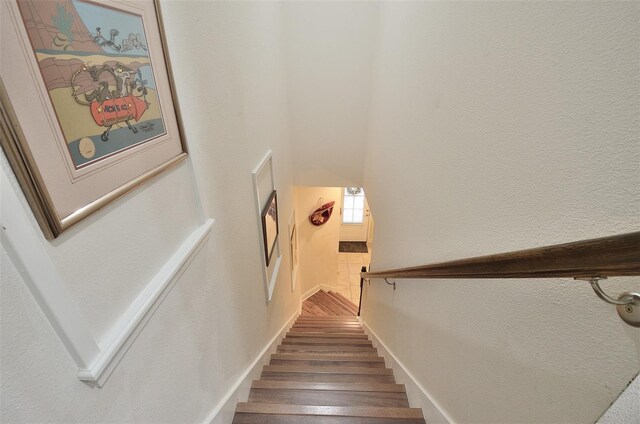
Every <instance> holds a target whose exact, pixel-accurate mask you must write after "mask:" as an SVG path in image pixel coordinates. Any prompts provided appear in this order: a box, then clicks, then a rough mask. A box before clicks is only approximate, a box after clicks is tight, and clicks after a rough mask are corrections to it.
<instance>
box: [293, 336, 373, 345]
mask: <svg viewBox="0 0 640 424" xmlns="http://www.w3.org/2000/svg"><path fill="white" fill-rule="evenodd" d="M282 344H287V345H289V344H297V345H327V346H362V347H372V346H373V344H372V343H371V342H370V341H369V340H349V339H320V340H318V339H313V338H308V339H305V338H302V337H293V338H288V337H286V338H284V339H282Z"/></svg>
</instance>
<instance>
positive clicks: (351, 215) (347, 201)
mask: <svg viewBox="0 0 640 424" xmlns="http://www.w3.org/2000/svg"><path fill="white" fill-rule="evenodd" d="M363 220H364V189H362V187H345V189H344V199H343V202H342V223H343V224H362V222H363Z"/></svg>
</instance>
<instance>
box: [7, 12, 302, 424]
mask: <svg viewBox="0 0 640 424" xmlns="http://www.w3.org/2000/svg"><path fill="white" fill-rule="evenodd" d="M163 6H164V10H165V28H166V30H167V33H168V34H167V35H168V39H169V46H170V49H171V51H172V60H173V62H174V67H173V70H174V72H175V77H176V85H177V90H178V92H179V93H180V103H181V106H182V108H183V115H184V124H185V129H186V135H187V139H188V142H189V147H190V152H191V158H192V160H193V162H194V163H193V165H194V169H195V175H196V177H197V181H198V185H199V188H200V191H201V193H202V201H203V204H204V208H205V210H206V214H207V216H211V217H213V218H215V219H216V223H215V225H214V227H213V230H212V232H211V234H210V240H209V242H208V243H207V244H206V245H205V247H204V248H203V249H202V251H200V252H199V254H198V255H197V257H196V258H195V259H194V260H193V262H192V263H191V265H190V266H189V268H188V269H187V270H186V272H185V273H184V274H183V275H182V276H181V277H180V280H179V281H178V282H177V284H176V286H175V287H174V288H173V289H172V291H171V292H170V293H169V295H168V296H167V298H166V299H165V301H164V302H163V304H162V305H161V306H160V307H159V309H158V310H157V311H156V312H155V313H154V315H153V316H152V318H151V320H150V321H149V323H148V324H147V326H146V327H145V329H144V330H143V331H142V333H141V334H140V336H139V337H138V339H137V340H136V342H135V343H134V344H133V346H132V347H131V349H130V350H129V352H128V353H127V355H126V356H125V357H124V359H123V360H122V362H121V363H120V365H119V366H118V368H117V369H116V370H115V372H114V373H113V374H112V376H111V377H110V379H109V380H108V381H107V383H106V385H105V386H104V387H103V388H102V389H92V388H90V387H89V386H87V385H85V384H84V383H82V382H80V381H79V380H78V379H77V377H76V375H75V374H76V371H77V370H76V368H75V364H74V362H73V361H72V360H71V358H70V357H69V356H68V354H67V353H66V351H65V350H64V347H63V345H62V343H61V342H60V341H59V339H58V338H57V337H56V335H55V333H54V332H53V330H52V328H51V327H50V325H49V324H48V322H47V320H46V318H45V317H44V315H43V314H42V312H41V311H40V309H39V308H38V306H37V304H36V303H35V301H34V300H33V298H32V296H31V294H30V293H29V291H28V289H27V287H26V285H25V284H24V282H23V281H22V280H21V277H20V275H19V274H18V272H17V271H16V269H15V268H14V266H13V264H12V263H11V260H10V259H8V258H7V256H6V255H5V252H4V248H3V249H2V258H1V259H2V265H1V266H2V269H1V273H2V298H1V302H2V304H1V311H2V312H1V313H2V321H1V333H2V337H1V340H0V342H1V345H0V349H1V350H2V398H1V405H2V406H1V419H0V420H1V421H2V422H3V423H25V422H29V423H45V422H46V423H61V424H69V423H89V422H103V423H131V422H136V423H192V422H202V420H203V419H204V418H205V417H206V415H207V414H209V412H210V411H211V410H212V408H213V407H214V406H215V405H216V404H217V403H218V402H219V401H220V400H221V399H222V398H223V396H224V395H225V394H226V392H227V390H229V389H230V388H231V386H232V385H233V384H234V383H235V382H236V380H237V378H238V377H239V376H240V375H241V374H242V372H243V371H244V370H245V369H246V367H247V366H248V365H250V364H251V362H252V361H253V359H254V358H255V357H256V356H257V354H258V353H259V352H260V351H261V349H262V348H263V347H264V346H265V345H266V343H267V342H268V341H269V340H270V339H271V337H273V335H274V334H275V333H276V332H277V331H278V330H279V329H280V327H281V326H282V325H283V324H284V323H285V322H286V320H287V319H288V318H289V317H290V316H291V315H292V314H293V313H294V312H295V310H296V308H297V307H298V304H299V296H300V293H299V291H296V292H295V293H291V290H290V287H291V286H290V274H289V272H286V270H288V269H289V257H288V249H283V250H284V255H285V257H284V260H283V263H282V268H281V269H282V271H281V273H280V279H279V280H278V283H277V285H276V288H275V292H274V298H273V301H272V302H271V303H270V304H266V302H265V293H264V288H263V283H262V277H261V270H260V261H259V257H260V256H259V255H260V254H261V253H260V244H259V243H260V241H261V238H260V237H261V234H260V232H259V227H258V222H257V219H258V218H257V217H256V213H255V203H254V198H253V196H254V195H253V186H252V181H251V171H252V170H253V168H254V167H255V166H256V165H257V163H258V161H259V160H260V159H261V158H262V157H263V155H264V154H265V152H266V151H267V149H268V148H272V149H273V150H274V164H275V174H276V184H277V186H278V189H279V190H280V196H279V206H280V211H281V215H280V227H281V228H286V224H287V219H288V217H289V216H290V214H291V211H292V208H293V194H292V193H293V189H292V174H291V172H292V167H291V159H290V155H289V151H290V147H289V145H288V143H289V137H288V123H287V113H288V105H287V98H286V87H285V79H284V75H285V72H284V69H283V66H284V57H283V45H284V42H283V35H282V31H281V30H282V22H281V16H282V13H281V8H280V5H278V4H274V3H270V4H267V3H262V4H257V3H252V4H249V3H244V4H234V5H231V4H229V3H218V2H180V3H178V2H163ZM205 53H206V55H207V56H206V57H207V60H206V61H203V60H202V59H203V55H204V54H205ZM5 59H6V58H4V57H3V58H2V61H3V62H5ZM14 89H17V90H19V87H18V88H14ZM6 170H7V168H6V162H5V161H4V159H3V162H2V172H5V171H6ZM9 172H10V171H9ZM194 187H195V186H194V180H193V178H192V175H191V173H190V170H189V167H188V165H187V164H182V165H180V166H178V167H177V168H175V169H173V170H172V171H170V172H167V173H163V174H162V175H160V176H159V177H157V178H155V179H154V180H153V181H151V182H149V183H147V184H145V185H144V186H143V187H141V188H140V189H137V190H135V191H134V192H132V193H130V194H128V195H127V196H125V197H123V198H122V199H120V200H118V201H117V202H115V203H113V204H111V205H109V206H108V207H106V208H104V209H103V210H102V211H100V212H99V213H97V214H95V215H93V216H92V217H91V218H89V219H87V220H85V221H83V222H82V223H80V224H79V225H78V226H77V227H75V228H74V229H72V230H70V231H69V232H68V233H65V234H64V235H63V236H62V237H60V238H59V239H57V240H55V241H53V242H47V241H45V240H44V239H42V243H43V244H45V246H46V248H47V251H48V252H49V254H50V255H51V257H52V259H53V261H54V263H55V265H56V267H57V268H58V270H59V273H60V274H61V276H62V278H63V280H64V282H65V283H66V284H67V285H68V288H69V290H70V292H71V293H72V294H73V296H74V299H75V301H76V302H77V303H78V304H79V305H80V307H81V310H82V312H84V315H85V316H86V319H87V321H88V322H89V324H90V326H91V328H92V330H93V331H94V335H95V336H96V338H98V339H99V338H100V337H101V336H102V335H103V334H104V333H105V332H106V331H108V329H109V328H110V327H111V325H113V323H114V321H115V320H116V319H117V318H118V317H119V315H120V314H121V313H122V311H123V310H124V309H125V308H126V307H127V306H128V305H129V304H130V302H132V301H133V299H134V297H135V295H136V294H137V293H139V291H140V290H141V289H142V287H144V285H145V284H147V283H148V282H149V280H150V279H151V277H152V276H153V275H154V274H155V272H157V270H158V269H159V267H160V266H161V264H163V263H164V261H165V260H166V259H167V258H168V257H169V256H170V255H171V254H172V253H173V252H174V250H175V249H177V248H178V246H179V245H180V243H181V242H182V241H183V240H184V239H185V238H186V237H187V235H189V234H190V233H191V231H192V230H193V229H194V228H196V226H197V225H198V222H199V217H198V215H199V211H198V206H197V199H196V197H195V195H194ZM11 189H15V187H2V190H11ZM25 213H28V214H30V213H31V212H30V211H29V210H28V208H26V207H25ZM34 226H36V224H35V221H34ZM36 228H37V227H36ZM284 233H286V231H285V232H284ZM285 241H286V236H285ZM284 246H286V243H285V244H284Z"/></svg>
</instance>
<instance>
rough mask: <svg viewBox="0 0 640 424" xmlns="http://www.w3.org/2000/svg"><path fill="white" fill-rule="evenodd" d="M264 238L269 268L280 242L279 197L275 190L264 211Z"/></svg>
mask: <svg viewBox="0 0 640 424" xmlns="http://www.w3.org/2000/svg"><path fill="white" fill-rule="evenodd" d="M262 238H263V240H264V253H265V259H266V261H267V266H269V263H270V262H271V257H272V256H273V251H274V250H275V247H276V241H277V240H278V195H277V194H276V191H275V190H273V192H272V193H271V196H269V200H268V201H267V204H266V205H265V207H264V209H263V210H262Z"/></svg>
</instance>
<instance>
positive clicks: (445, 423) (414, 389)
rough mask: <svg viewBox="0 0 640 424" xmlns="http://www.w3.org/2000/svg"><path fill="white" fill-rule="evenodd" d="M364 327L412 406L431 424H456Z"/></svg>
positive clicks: (376, 337)
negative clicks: (419, 410)
mask: <svg viewBox="0 0 640 424" xmlns="http://www.w3.org/2000/svg"><path fill="white" fill-rule="evenodd" d="M361 322H362V321H361ZM362 325H363V327H364V330H365V332H366V333H367V334H368V335H369V336H370V337H371V341H372V342H373V346H374V347H376V348H377V349H378V354H379V355H381V356H383V357H384V359H385V363H386V365H387V367H389V368H393V374H394V375H395V377H396V382H397V383H399V384H404V385H405V388H406V390H407V397H408V398H409V404H410V406H411V407H414V408H422V413H423V414H424V419H425V421H426V422H428V423H430V424H455V421H453V418H451V416H450V415H449V414H448V413H447V412H446V411H445V410H444V408H443V407H442V406H441V405H440V404H438V402H437V401H436V400H435V399H434V398H433V396H431V394H430V393H429V392H428V391H427V389H425V388H424V386H422V384H420V383H419V382H418V380H416V379H415V377H414V376H413V374H411V372H410V371H409V370H408V369H407V368H406V367H405V365H404V364H403V363H402V362H401V361H400V360H399V359H398V358H397V357H396V355H394V354H393V352H392V351H391V350H389V348H388V347H387V346H386V345H385V344H384V343H383V342H382V340H380V338H379V337H378V336H377V335H376V333H375V332H374V331H373V330H371V328H369V327H368V326H367V324H366V323H365V322H362Z"/></svg>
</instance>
